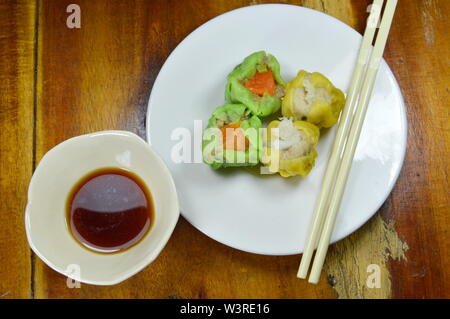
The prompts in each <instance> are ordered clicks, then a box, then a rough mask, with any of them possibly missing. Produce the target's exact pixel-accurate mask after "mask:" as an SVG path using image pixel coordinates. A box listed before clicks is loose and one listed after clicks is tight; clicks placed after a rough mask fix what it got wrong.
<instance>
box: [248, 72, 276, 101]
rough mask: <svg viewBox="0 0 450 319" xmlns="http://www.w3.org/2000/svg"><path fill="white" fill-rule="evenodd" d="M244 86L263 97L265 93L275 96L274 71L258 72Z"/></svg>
mask: <svg viewBox="0 0 450 319" xmlns="http://www.w3.org/2000/svg"><path fill="white" fill-rule="evenodd" d="M244 86H245V87H246V88H247V89H249V90H250V92H252V93H253V94H256V95H259V96H263V95H264V93H268V94H269V95H271V96H273V95H275V79H274V77H273V74H272V71H265V72H256V73H255V75H254V76H253V77H252V78H251V79H248V80H247V82H246V83H245V84H244Z"/></svg>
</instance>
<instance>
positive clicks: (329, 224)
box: [308, 0, 398, 283]
mask: <svg viewBox="0 0 450 319" xmlns="http://www.w3.org/2000/svg"><path fill="white" fill-rule="evenodd" d="M397 2H398V0H388V1H387V4H386V7H385V9H384V14H383V18H382V20H381V27H380V31H379V32H378V36H377V39H376V42H375V46H374V49H373V52H372V56H371V58H370V62H369V65H368V68H367V74H366V76H365V79H364V82H363V86H362V90H361V95H360V97H359V101H358V106H357V108H356V113H355V115H354V119H353V123H352V125H351V128H350V133H349V136H348V139H347V143H346V144H345V149H344V153H343V156H342V161H341V165H340V169H339V172H338V175H337V177H336V184H335V187H334V191H333V192H332V194H330V195H331V199H330V203H329V208H328V212H327V215H326V219H325V223H324V225H323V230H322V234H321V236H320V240H319V245H318V247H317V251H316V255H315V258H314V263H313V266H312V269H311V274H310V276H309V280H308V281H309V282H310V283H317V282H318V281H319V278H320V273H321V271H322V266H323V263H324V260H325V256H326V254H327V250H328V246H329V244H330V238H331V234H332V232H333V229H334V224H335V221H336V216H337V212H338V211H339V207H340V205H341V201H342V196H343V194H344V191H345V186H346V184H347V179H348V175H349V172H350V168H351V165H352V162H353V157H354V155H355V150H356V146H357V145H358V140H359V137H360V135H361V129H362V127H363V123H364V119H365V116H366V113H367V107H368V105H369V102H370V98H371V96H372V92H373V88H374V86H375V79H376V76H377V73H378V69H379V67H380V63H381V59H382V57H383V53H384V49H385V47H386V42H387V38H388V35H389V31H390V28H391V25H392V20H393V18H394V14H395V9H396V7H397Z"/></svg>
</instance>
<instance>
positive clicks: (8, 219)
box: [0, 1, 35, 299]
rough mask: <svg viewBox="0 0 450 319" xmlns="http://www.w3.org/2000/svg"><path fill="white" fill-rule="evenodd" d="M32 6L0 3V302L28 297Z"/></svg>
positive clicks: (29, 291)
mask: <svg viewBox="0 0 450 319" xmlns="http://www.w3.org/2000/svg"><path fill="white" fill-rule="evenodd" d="M34 31H35V6H34V3H33V2H32V1H2V2H0V48H1V50H0V127H1V133H0V154H1V156H0V194H1V195H0V196H1V198H0V228H1V231H0V243H1V244H0V256H1V261H2V267H0V299H1V298H29V297H30V296H31V253H30V248H29V246H28V243H27V240H26V236H25V227H24V217H23V216H24V209H25V205H26V201H27V193H26V190H27V185H28V181H29V179H30V177H31V173H32V170H33V126H34V123H33V91H34V85H33V83H34V36H35V32H34Z"/></svg>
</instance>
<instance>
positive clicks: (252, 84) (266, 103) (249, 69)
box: [225, 51, 285, 117]
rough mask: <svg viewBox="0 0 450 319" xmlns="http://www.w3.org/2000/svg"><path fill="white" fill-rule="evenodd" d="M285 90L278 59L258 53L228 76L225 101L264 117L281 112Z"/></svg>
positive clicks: (247, 58)
mask: <svg viewBox="0 0 450 319" xmlns="http://www.w3.org/2000/svg"><path fill="white" fill-rule="evenodd" d="M284 86H285V82H284V81H283V79H282V78H281V75H280V64H279V63H278V61H277V59H276V58H275V57H274V56H273V55H270V54H267V53H266V52H264V51H259V52H255V53H253V54H251V55H249V56H248V57H246V58H245V59H244V61H243V62H242V63H241V64H239V65H238V66H237V67H236V68H235V69H234V70H233V71H232V72H231V73H230V74H229V75H228V77H227V85H226V88H225V100H226V101H227V102H228V103H241V104H244V105H245V106H247V107H248V109H249V110H250V111H251V112H252V113H253V114H255V115H257V116H260V117H264V116H268V115H270V114H273V113H275V112H277V111H278V110H279V109H280V107H281V98H282V97H283V96H284Z"/></svg>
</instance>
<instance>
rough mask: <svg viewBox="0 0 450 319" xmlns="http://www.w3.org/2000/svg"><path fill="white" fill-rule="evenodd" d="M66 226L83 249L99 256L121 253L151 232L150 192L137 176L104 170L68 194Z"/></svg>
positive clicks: (152, 210)
mask: <svg viewBox="0 0 450 319" xmlns="http://www.w3.org/2000/svg"><path fill="white" fill-rule="evenodd" d="M66 206H67V224H68V226H69V229H70V232H71V233H72V235H73V237H74V238H75V239H76V240H77V241H78V242H79V243H81V244H82V246H83V247H85V248H87V249H90V250H92V251H95V252H98V253H117V252H122V251H124V250H126V249H128V248H130V247H132V246H134V245H136V244H137V243H138V242H139V241H140V240H141V239H142V238H143V237H144V236H145V235H146V234H147V233H148V232H149V230H150V228H151V226H152V225H153V220H154V208H153V201H152V198H151V194H150V191H149V190H148V189H147V187H146V186H145V184H144V183H143V182H142V180H141V179H140V178H139V177H138V176H137V175H135V174H133V173H131V172H129V171H127V170H124V169H120V168H102V169H99V170H96V171H93V172H91V173H89V174H87V175H86V176H85V177H83V178H82V179H81V180H80V181H79V182H78V183H77V184H75V186H74V187H73V189H72V191H71V192H70V194H69V197H68V200H67V205H66Z"/></svg>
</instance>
